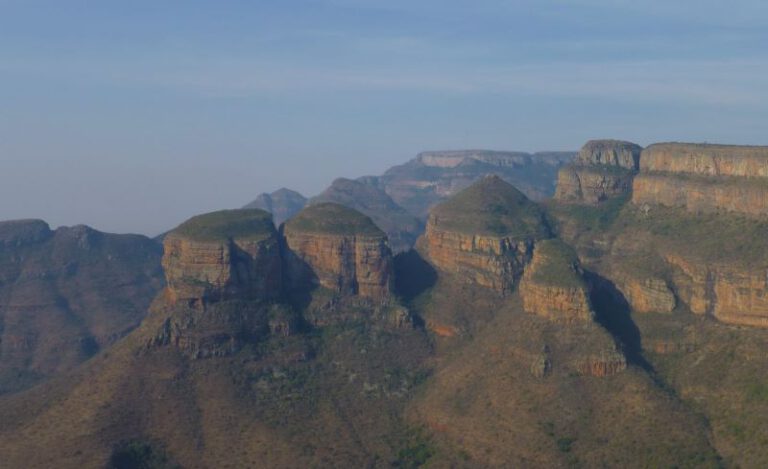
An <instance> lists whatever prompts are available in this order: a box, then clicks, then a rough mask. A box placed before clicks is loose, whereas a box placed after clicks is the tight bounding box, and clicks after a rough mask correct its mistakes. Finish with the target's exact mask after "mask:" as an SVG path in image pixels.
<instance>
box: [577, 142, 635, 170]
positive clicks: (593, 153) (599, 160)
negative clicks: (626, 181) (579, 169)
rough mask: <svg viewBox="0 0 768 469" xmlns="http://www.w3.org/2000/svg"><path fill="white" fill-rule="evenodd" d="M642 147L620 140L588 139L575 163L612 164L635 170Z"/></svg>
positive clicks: (583, 164) (584, 164)
mask: <svg viewBox="0 0 768 469" xmlns="http://www.w3.org/2000/svg"><path fill="white" fill-rule="evenodd" d="M642 150H643V147H641V146H640V145H637V144H635V143H632V142H625V141H622V140H590V141H589V142H587V143H586V144H584V146H583V147H581V151H579V156H578V157H577V159H576V163H577V164H579V165H581V166H588V165H600V166H614V167H619V168H624V169H628V170H630V171H637V169H638V167H639V166H638V165H639V160H640V152H642Z"/></svg>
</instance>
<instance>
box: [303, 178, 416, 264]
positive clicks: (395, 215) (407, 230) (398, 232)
mask: <svg viewBox="0 0 768 469" xmlns="http://www.w3.org/2000/svg"><path fill="white" fill-rule="evenodd" d="M323 202H329V203H336V204H339V205H343V206H345V207H349V208H351V209H354V210H357V211H358V212H360V213H362V214H363V215H366V216H368V217H370V218H371V220H373V222H374V223H375V224H376V226H378V227H379V228H381V229H382V230H384V232H385V233H386V234H387V238H388V239H389V243H390V246H391V248H392V251H393V253H395V254H397V253H399V252H403V251H407V250H408V249H410V248H411V247H412V246H413V244H414V243H415V242H416V239H417V238H418V237H419V235H420V234H421V232H422V231H423V228H424V225H423V223H422V222H421V221H420V220H419V219H418V218H416V217H415V216H413V215H411V214H410V213H408V212H407V211H405V209H404V208H402V207H400V206H399V205H397V204H396V203H395V202H394V201H393V200H392V199H391V198H390V197H389V196H388V195H387V193H386V192H384V191H383V190H381V189H379V188H378V187H376V186H375V185H372V184H367V183H364V182H361V181H355V180H351V179H345V178H339V179H336V180H335V181H333V184H331V186H330V187H329V188H327V189H326V190H325V191H323V192H322V193H321V194H320V195H318V196H316V197H313V198H312V199H310V201H309V204H310V205H313V204H318V203H323Z"/></svg>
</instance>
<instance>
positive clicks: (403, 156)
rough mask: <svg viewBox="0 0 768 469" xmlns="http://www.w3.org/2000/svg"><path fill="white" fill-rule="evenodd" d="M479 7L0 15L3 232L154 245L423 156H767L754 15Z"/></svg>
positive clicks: (713, 10)
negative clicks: (594, 144)
mask: <svg viewBox="0 0 768 469" xmlns="http://www.w3.org/2000/svg"><path fill="white" fill-rule="evenodd" d="M108 3H109V4H108ZM478 3H479V2H468V1H450V0H449V1H437V0H428V1H424V2H412V1H411V2H407V1H404V0H390V1H387V2H373V1H354V0H305V1H264V2H258V4H254V3H253V2H241V1H231V2H216V3H215V4H214V3H211V2H203V1H187V2H180V1H169V2H152V1H148V0H137V1H134V2H120V3H115V2H98V3H97V2H85V1H69V2H54V1H52V0H48V1H35V0H26V1H18V0H10V1H8V0H5V1H4V0H0V38H2V41H0V104H1V106H2V107H0V109H1V111H0V162H2V163H3V165H2V171H0V219H2V220H5V219H16V218H42V219H44V220H46V221H47V222H48V223H50V224H51V225H52V226H54V227H55V226H59V225H74V224H79V223H84V224H88V225H90V226H93V227H95V228H97V229H100V230H104V231H112V232H138V233H144V234H148V235H156V234H158V233H160V232H162V231H164V230H166V229H169V228H172V227H173V226H175V225H176V224H178V223H179V222H181V221H183V220H184V219H186V218H188V217H189V216H191V215H193V214H197V213H201V212H205V211H210V210H214V209H220V208H235V207H239V206H241V205H243V204H245V203H247V202H249V201H251V200H252V199H253V198H255V197H256V196H257V195H258V194H259V193H261V192H271V191H273V190H275V189H278V188H280V187H289V188H291V189H295V190H298V191H300V192H302V193H303V194H304V195H308V196H311V195H314V194H316V193H318V192H320V191H321V190H322V189H323V188H324V187H326V186H327V185H328V184H330V182H331V181H332V180H333V179H335V178H337V177H358V176H363V175H367V174H381V173H382V172H383V171H385V170H386V169H387V168H389V167H391V166H393V165H396V164H400V163H404V162H405V161H407V160H408V159H410V158H413V157H414V156H415V155H416V154H417V153H418V152H420V151H424V150H443V149H464V148H487V149H493V150H520V151H545V150H577V149H578V148H579V147H580V146H581V145H582V144H583V143H584V142H585V141H586V140H588V139H591V138H618V139H626V140H630V141H634V142H636V143H639V144H641V145H647V144H650V143H653V142H659V141H670V140H675V141H692V142H703V141H707V142H713V143H715V142H716V143H730V144H752V145H759V144H768V137H767V136H766V128H768V80H766V79H765V76H766V72H768V48H766V47H765V45H766V44H768V41H767V40H768V27H767V26H768V9H767V8H766V7H765V6H764V4H763V3H762V2H760V1H757V0H747V1H741V2H737V3H735V4H728V5H725V4H722V2H716V1H714V0H705V1H701V2H695V4H693V5H694V6H686V5H684V4H681V3H680V2H677V3H672V2H662V1H660V0H653V1H649V2H642V3H643V5H639V4H638V2H630V1H624V0H619V1H607V0H575V1H569V2H559V1H550V0H545V1H541V0H536V1H534V0H525V1H517V2H509V1H502V0H489V1H486V2H482V4H478ZM688 3H690V2H688Z"/></svg>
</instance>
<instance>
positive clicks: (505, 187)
mask: <svg viewBox="0 0 768 469" xmlns="http://www.w3.org/2000/svg"><path fill="white" fill-rule="evenodd" d="M549 236H550V233H549V228H548V226H547V225H546V223H545V220H544V217H543V213H542V212H541V210H540V209H539V207H538V206H537V205H536V204H535V203H533V202H531V201H530V200H528V198H527V197H525V196H524V195H523V194H522V193H521V192H520V191H518V190H517V189H515V188H514V187H512V186H511V185H509V184H507V183H506V182H504V181H503V180H502V179H501V178H500V177H498V176H488V177H486V178H484V179H482V180H480V181H478V182H477V183H475V184H474V185H472V186H471V187H469V188H467V189H465V190H463V191H462V192H460V193H458V194H457V195H455V196H454V197H452V198H450V199H448V200H447V201H446V202H443V203H441V204H440V205H438V206H437V207H435V208H434V209H433V210H432V211H431V212H430V215H429V220H428V222H427V230H426V233H425V235H424V244H425V248H426V249H427V251H428V255H429V259H430V260H431V262H432V263H433V264H434V265H435V266H436V267H437V268H438V269H439V270H442V271H444V272H448V273H451V274H455V275H457V276H458V277H459V278H461V279H463V280H466V281H469V282H472V283H476V284H478V285H480V286H483V287H486V288H490V289H492V290H495V291H496V292H498V293H501V294H505V293H508V292H510V291H511V290H512V289H513V288H514V286H515V285H516V283H517V281H518V280H519V278H520V276H521V275H522V273H523V269H524V267H525V265H526V264H527V263H528V262H529V261H530V259H531V255H532V253H533V246H534V243H535V241H536V240H539V239H544V238H547V237H549Z"/></svg>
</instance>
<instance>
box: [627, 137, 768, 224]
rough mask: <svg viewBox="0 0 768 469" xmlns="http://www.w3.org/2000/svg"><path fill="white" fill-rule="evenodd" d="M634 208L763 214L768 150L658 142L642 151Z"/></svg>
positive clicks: (767, 208) (767, 201)
mask: <svg viewBox="0 0 768 469" xmlns="http://www.w3.org/2000/svg"><path fill="white" fill-rule="evenodd" d="M640 171H641V172H640V175H639V176H638V177H637V178H635V181H634V185H633V196H632V202H633V203H634V204H636V205H641V206H642V205H665V206H669V207H681V208H684V209H686V210H688V211H690V212H693V213H697V212H718V211H728V212H738V213H743V214H747V215H749V216H765V215H768V147H747V146H733V145H705V144H684V143H661V144H655V145H651V146H649V147H648V148H646V149H645V150H644V151H643V154H642V157H641V159H640Z"/></svg>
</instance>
